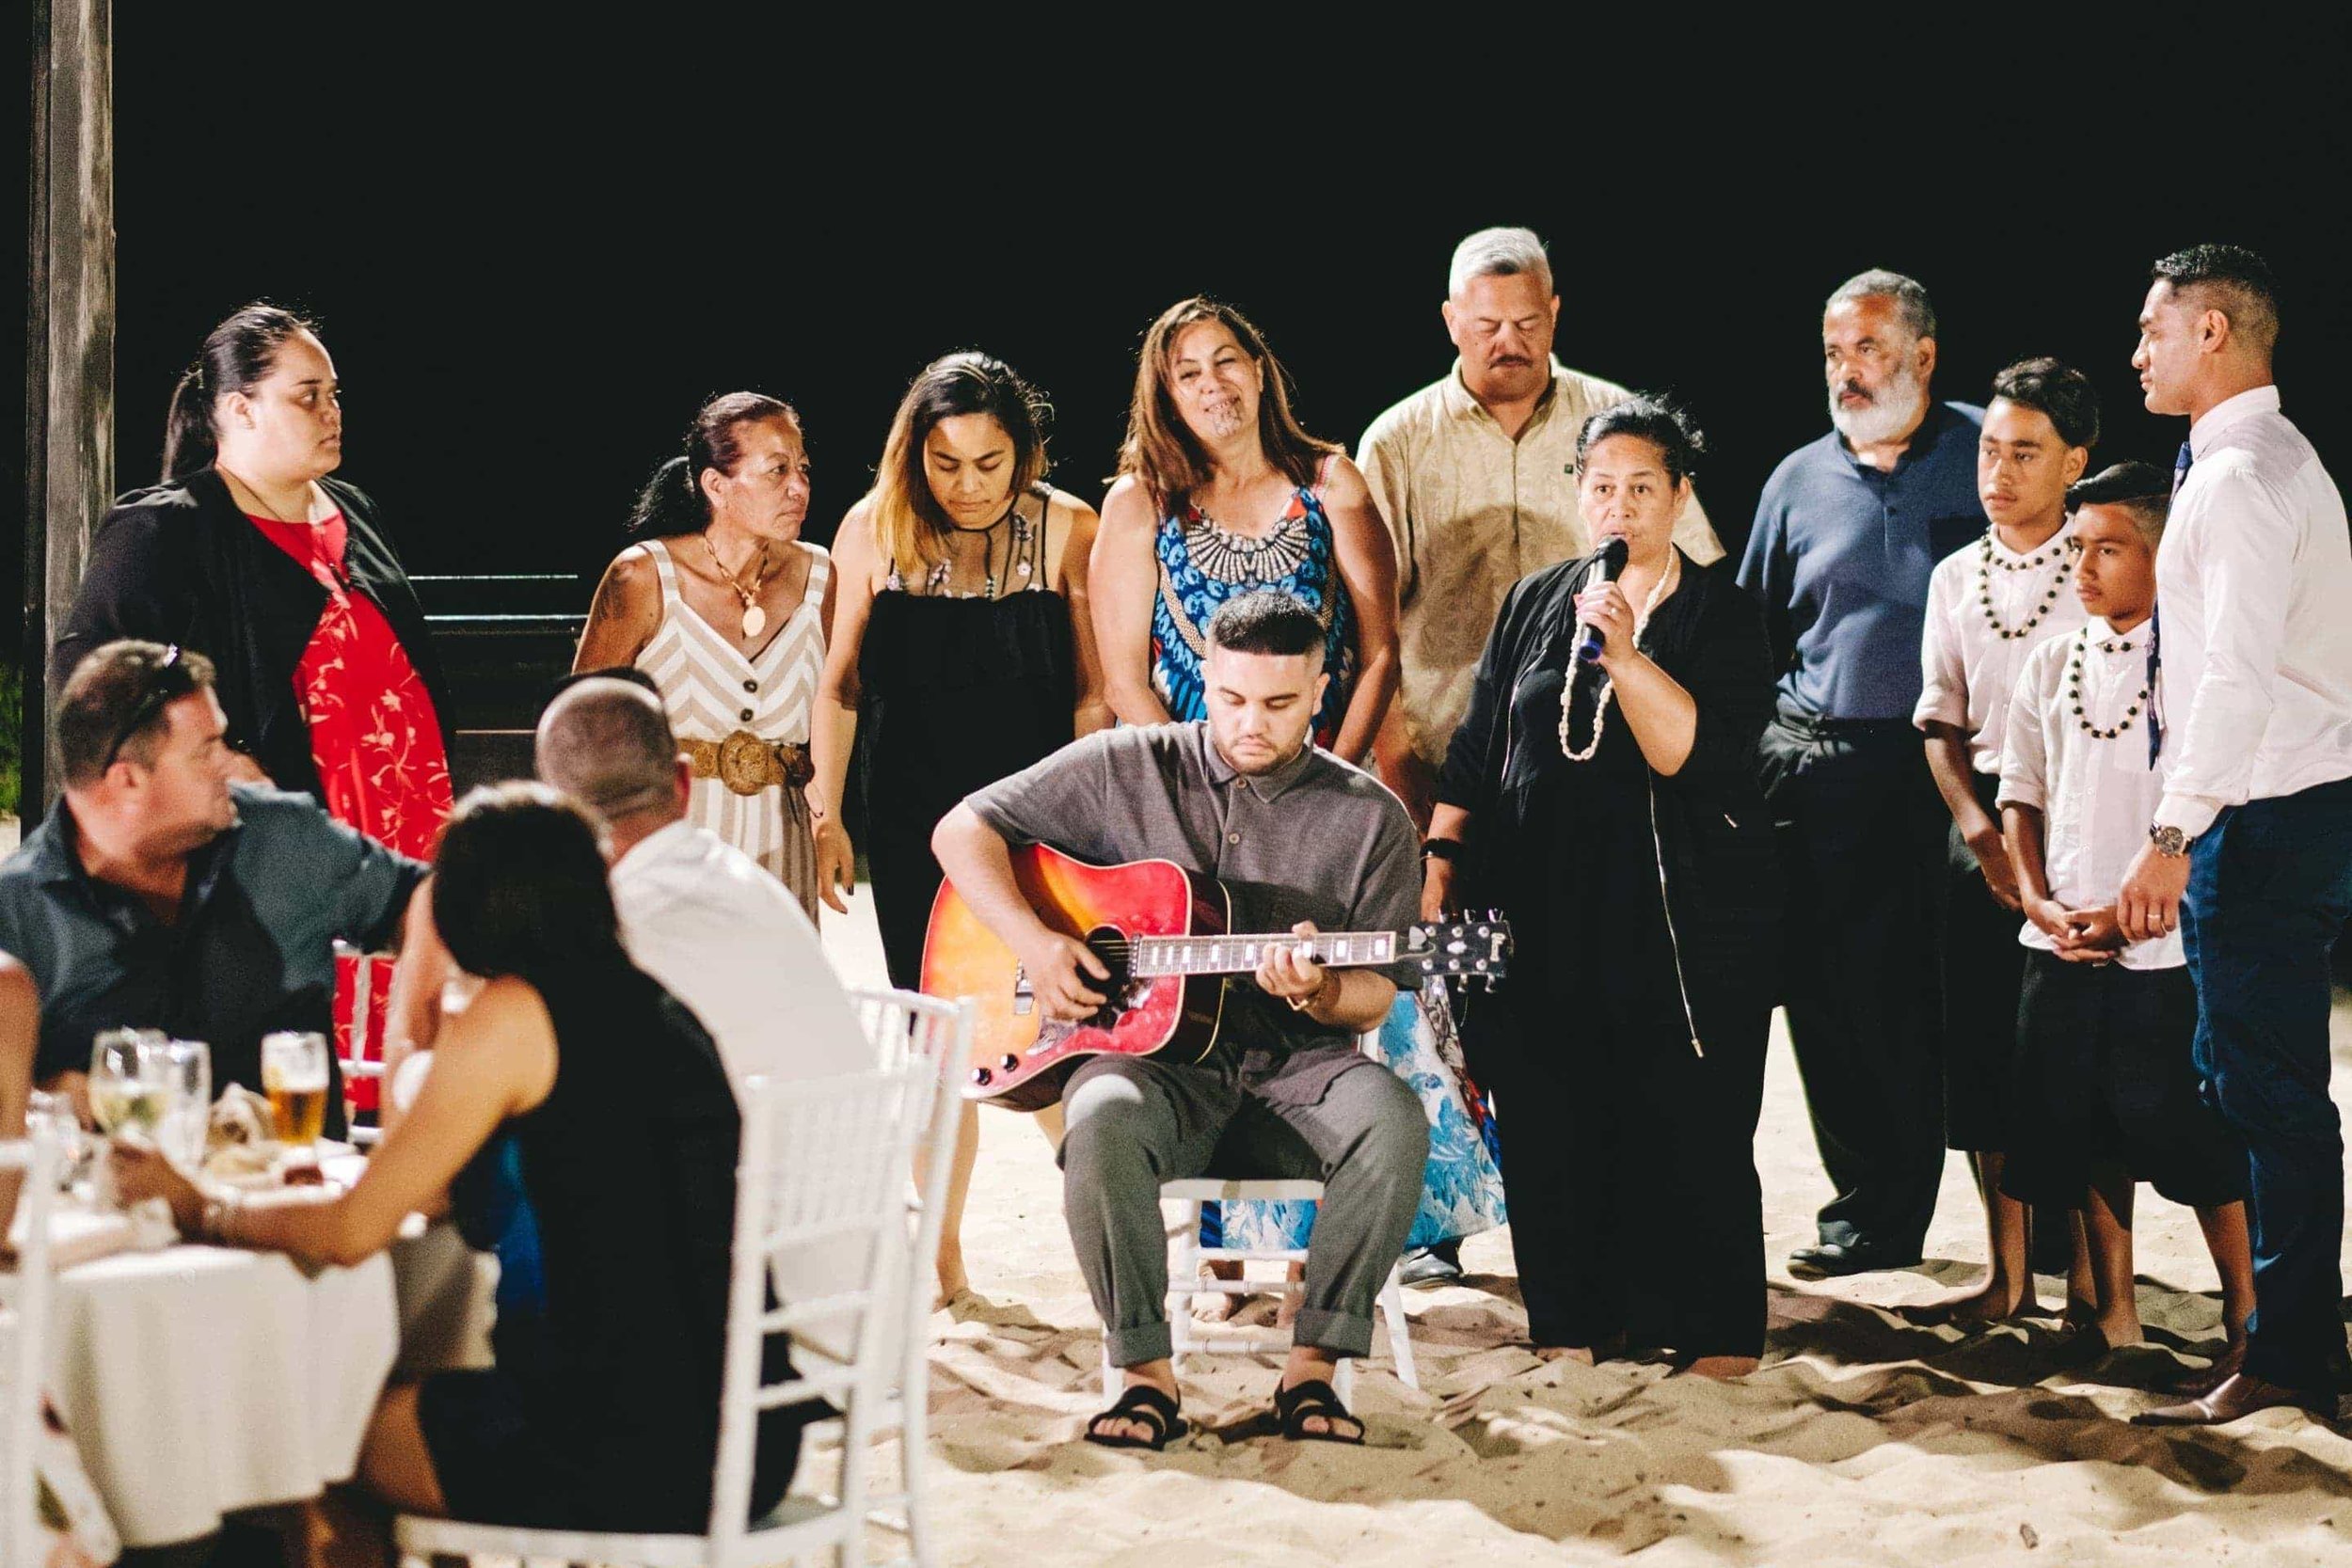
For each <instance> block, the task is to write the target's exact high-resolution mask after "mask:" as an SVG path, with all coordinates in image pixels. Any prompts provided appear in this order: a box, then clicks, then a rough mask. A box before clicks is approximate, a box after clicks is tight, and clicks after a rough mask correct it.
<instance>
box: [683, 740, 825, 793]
mask: <svg viewBox="0 0 2352 1568" xmlns="http://www.w3.org/2000/svg"><path fill="white" fill-rule="evenodd" d="M678 748H679V750H681V751H683V752H685V753H686V762H687V767H688V768H689V769H690V770H691V772H692V773H693V775H694V777H696V778H698V779H716V780H718V781H719V782H720V783H721V784H724V785H726V786H727V787H728V788H729V789H731V790H733V791H735V793H736V794H738V795H756V794H758V793H759V792H760V791H761V790H763V789H767V788H770V787H771V786H773V785H776V784H791V785H793V786H794V787H795V788H798V787H799V786H800V785H802V784H806V783H808V781H809V780H811V779H813V778H815V777H816V776H817V769H816V767H815V766H814V765H813V764H812V763H811V762H810V761H809V759H808V748H807V747H805V746H795V745H793V744H791V743H790V742H788V741H783V740H762V739H760V738H759V736H755V735H754V734H753V733H752V732H751V731H749V730H738V731H736V732H735V733H734V734H733V735H731V736H727V737H726V738H725V739H724V740H681V741H679V742H678Z"/></svg>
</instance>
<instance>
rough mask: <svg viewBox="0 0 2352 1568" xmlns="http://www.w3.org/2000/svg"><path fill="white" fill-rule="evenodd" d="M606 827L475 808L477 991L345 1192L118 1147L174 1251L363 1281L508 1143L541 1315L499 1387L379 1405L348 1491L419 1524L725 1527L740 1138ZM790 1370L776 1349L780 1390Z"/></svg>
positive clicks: (537, 802) (779, 1447) (762, 1480)
mask: <svg viewBox="0 0 2352 1568" xmlns="http://www.w3.org/2000/svg"><path fill="white" fill-rule="evenodd" d="M596 832H597V831H596V827H595V825H594V824H592V823H591V822H590V821H589V819H588V818H587V816H585V814H584V813H583V812H582V811H581V810H580V807H578V806H577V805H575V804H573V803H572V802H571V801H570V800H568V799H566V798H565V797H564V796H562V795H559V794H557V793H556V792H555V791H553V790H550V789H548V788H547V787H546V786H544V785H541V784H499V785H495V786H489V787H485V788H482V789H477V790H475V791H474V792H473V793H471V794H470V795H469V796H467V797H466V799H465V800H463V801H461V802H459V804H458V807H457V811H456V814H455V815H454V816H453V817H452V818H451V819H450V824H449V830H448V832H447V833H446V834H445V835H444V836H443V838H442V841H441V849H440V855H439V858H438V860H437V863H436V865H435V872H434V879H433V883H432V893H433V918H434V923H435V925H436V926H437V927H438V928H439V931H440V935H441V939H442V941H443V942H445V943H446V944H447V946H448V948H449V951H450V954H451V957H452V958H453V959H454V961H455V962H456V963H457V964H458V965H459V966H460V967H461V968H463V969H464V970H465V971H466V972H467V973H468V974H477V975H482V976H484V977H485V982H486V983H485V985H484V987H483V989H482V990H481V992H480V994H479V995H478V996H476V998H475V999H474V1001H473V1002H472V1003H471V1004H470V1005H469V1006H467V1007H466V1008H465V1009H464V1010H463V1011H462V1012H460V1013H458V1014H456V1015H455V1016H453V1018H451V1020H450V1021H449V1022H448V1023H447V1024H446V1025H444V1027H443V1028H442V1030H441V1033H440V1036H439V1038H438V1040H437V1050H436V1052H435V1059H434V1068H433V1071H432V1073H431V1074H430V1075H429V1076H428V1077H427V1078H426V1079H425V1081H424V1086H423V1088H422V1090H421V1092H420V1094H419V1096H418V1098H417V1102H416V1104H415V1105H414V1106H413V1107H412V1108H411V1109H410V1110H409V1112H408V1114H407V1115H406V1116H405V1117H402V1118H401V1119H400V1121H399V1123H398V1124H397V1125H396V1126H395V1127H393V1129H392V1130H391V1131H390V1132H389V1133H387V1134H386V1136H385V1139H384V1141H383V1143H382V1144H381V1145H380V1146H378V1148H376V1150H375V1153H374V1155H373V1158H371V1159H370V1160H369V1161H368V1164H367V1169H366V1173H365V1174H364V1175H362V1176H361V1177H360V1179H359V1180H358V1185H356V1186H354V1187H353V1188H352V1189H351V1191H349V1192H348V1193H345V1194H343V1195H342V1196H339V1197H336V1198H334V1199H332V1200H331V1201H328V1202H323V1203H314V1204H313V1203H302V1204H274V1205H264V1204H249V1205H247V1204H240V1203H238V1202H237V1201H236V1200H235V1199H234V1197H233V1196H232V1197H228V1198H208V1197H207V1196H205V1195H203V1194H201V1193H199V1191H198V1190H197V1188H196V1187H195V1186H193V1185H192V1184H191V1183H190V1182H189V1181H188V1180H187V1179H186V1178H184V1177H183V1176H181V1175H180V1174H179V1173H178V1172H176V1171H174V1170H173V1169H172V1168H171V1167H170V1165H169V1164H167V1163H166V1162H165V1161H164V1160H163V1159H162V1158H160V1157H159V1156H157V1155H156V1154H154V1153H153V1152H152V1151H151V1150H147V1149H144V1148H133V1147H126V1146H122V1145H118V1146H117V1147H116V1150H115V1167H116V1177H117V1180H118V1182H119V1186H120V1188H121V1191H122V1194H123V1196H124V1198H125V1200H126V1201H132V1200H135V1199H137V1198H141V1197H145V1196H151V1195H160V1196H164V1197H165V1198H167V1200H168V1201H169V1203H170V1205H171V1212H172V1218H173V1219H174V1221H176V1222H177V1223H178V1225H179V1227H180V1229H181V1230H182V1232H183V1233H184V1234H187V1235H190V1236H201V1237H202V1238H204V1239H205V1240H208V1241H212V1242H215V1243H224V1244H228V1245H233V1246H248V1247H257V1248H262V1249H264V1250H270V1251H278V1252H285V1253H290V1254H292V1255H294V1257H296V1258H299V1259H310V1260H315V1261H318V1262H326V1263H341V1264H350V1263H355V1262H358V1260H360V1259H364V1258H367V1257H369V1256H370V1255H372V1254H373V1253H375V1252H377V1251H378V1250H380V1249H382V1248H383V1247H385V1246H386V1245H388V1244H389V1243H390V1242H391V1240H392V1238H393V1236H394V1235H395V1234H396V1233H397V1232H398V1230H399V1228H400V1225H401V1222H402V1220H403V1219H405V1217H406V1216H407V1214H408V1213H409V1212H411V1211H412V1210H415V1209H418V1208H420V1207H422V1206H424V1205H426V1204H427V1203H429V1202H430V1201H431V1200H432V1199H434V1198H435V1197H436V1196H437V1195H438V1194H440V1193H441V1192H442V1191H443V1190H444V1189H446V1188H447V1187H448V1186H449V1185H450V1183H451V1181H452V1180H453V1179H454V1178H455V1177H456V1176H457V1175H458V1173H459V1172H460V1171H461V1170H462V1169H464V1168H465V1167H466V1165H467V1164H468V1163H469V1162H470V1161H471V1160H472V1159H473V1157H474V1155H475V1154H476V1152H477V1151H478V1150H480V1149H481V1148H483V1147H484V1145H485V1144H486V1143H488V1142H489V1141H490V1139H491V1138H492V1136H493V1135H494V1134H496V1133H497V1132H500V1130H501V1128H504V1129H507V1130H510V1131H511V1132H513V1133H514V1135H515V1137H516V1140H517V1141H518V1142H519V1144H520V1145H521V1148H522V1155H523V1159H522V1171H523V1175H522V1185H523V1189H524V1193H525V1196H527V1198H528V1200H529V1202H530V1205H531V1208H532V1212H533V1214H534V1215H535V1217H536V1223H537V1227H538V1235H539V1244H540V1250H541V1255H542V1258H543V1259H544V1264H545V1270H546V1280H547V1299H546V1303H545V1307H544V1310H543V1311H542V1312H541V1313H540V1314H539V1315H537V1316H536V1317H535V1318H533V1319H532V1320H531V1321H530V1322H528V1323H515V1324H510V1323H507V1322H505V1321H501V1323H499V1325H498V1328H497V1329H496V1330H495V1331H494V1332H493V1335H492V1344H493V1347H494V1348H495V1349H496V1351H497V1353H498V1363H499V1364H498V1365H497V1366H496V1367H495V1368H493V1369H492V1370H487V1371H448V1372H437V1373H435V1374H433V1375H432V1376H430V1377H428V1378H426V1379H425V1380H424V1381H423V1382H422V1383H421V1384H400V1383H396V1384H393V1385H392V1386H389V1387H387V1388H386V1389H385V1391H384V1397H383V1400H382V1402H380V1403H379V1404H378V1405H377V1406H376V1410H375V1415H374V1417H373V1421H372V1423H371V1425H370V1427H369V1430H368V1435H367V1439H366V1441H365V1444H364V1445H363V1447H362V1449H361V1450H360V1456H359V1473H358V1483H359V1485H360V1486H361V1487H363V1488H365V1489H366V1491H368V1492H370V1493H373V1495H374V1497H377V1498H379V1499H381V1500H382V1501H383V1502H385V1503H389V1505H391V1507H392V1508H394V1509H397V1510H399V1511H401V1512H403V1513H422V1514H446V1515H453V1516H455V1517H458V1518H463V1519H473V1520H480V1521H484V1522H489V1523H499V1524H517V1525H532V1526H541V1527H548V1528H578V1529H604V1530H630V1531H683V1532H696V1531H700V1530H702V1529H703V1528H706V1527H707V1524H708V1522H709V1513H710V1481H711V1466H712V1464H713V1460H714V1456H715V1454H716V1451H717V1448H718V1439H719V1386H720V1372H721V1367H722V1364H723V1355H724V1344H725V1336H726V1318H727V1279H728V1266H729V1254H730V1249H731V1246H732V1243H733V1232H734V1225H735V1164H736V1155H737V1146H738V1143H739V1139H740V1128H741V1123H740V1120H739V1117H738V1115H737V1112H736V1105H735V1096H734V1093H733V1091H732V1090H731V1089H730V1088H729V1087H728V1085H727V1077H726V1073H725V1071H724V1069H722V1068H721V1066H720V1064H719V1056H718V1053H717V1050H716V1048H715V1047H714V1046H713V1045H712V1044H711V1041H710V1037H709V1036H708V1035H707V1034H706V1033H705V1032H704V1031H703V1028H702V1026H701V1025H700V1024H698V1023H697V1022H695V1021H694V1018H693V1015H692V1014H691V1013H689V1012H688V1011H687V1010H686V1008H685V1007H683V1006H680V1005H679V1004H678V1003H677V1002H676V1001H675V1000H674V999H673V998H672V997H671V996H670V994H669V993H668V992H667V991H665V990H662V989H661V987H660V985H659V984H658V983H656V982H655V981H654V980H653V978H652V977H651V976H649V975H647V974H644V972H643V971H642V970H639V969H637V968H636V967H635V966H633V965H632V964H631V963H630V962H629V961H628V957H627V956H626V955H625V954H624V953H623V951H622V948H621V942H620V937H619V935H618V932H617V928H616V924H615V921H614V917H613V912H612V895H611V893H610V892H609V891H608V888H607V885H606V881H605V865H604V858H603V856H602V855H601V854H599V853H598V852H597V847H596ZM784 1350H785V1345H784V1341H783V1339H782V1338H780V1337H778V1338H771V1339H770V1340H769V1341H768V1350H767V1359H768V1364H769V1370H770V1372H771V1375H773V1374H776V1373H780V1372H781V1370H782V1359H781V1358H782V1356H783V1354H784ZM804 1420H805V1417H804V1416H803V1414H802V1413H801V1412H799V1411H797V1410H793V1409H785V1410H776V1411H770V1412H768V1413H766V1414H764V1415H762V1416H761V1417H760V1418H759V1430H758V1461H757V1465H756V1467H755V1472H754V1476H753V1481H752V1511H753V1513H754V1515H755V1516H756V1515H758V1514H760V1513H765V1512H766V1511H767V1510H768V1509H770V1508H772V1507H773V1506H774V1505H775V1503H776V1502H777V1500H778V1499H779V1498H781V1497H783V1495H784V1491H785V1487H786V1486H787V1483H788V1482H789V1481H790V1480H791V1477H792V1466H793V1463H794V1461H795V1459H796V1458H797V1456H798V1451H799V1448H800V1427H801V1425H802V1424H803V1421H804ZM385 1551H386V1560H387V1561H389V1560H391V1558H390V1546H389V1540H387V1541H386V1542H385Z"/></svg>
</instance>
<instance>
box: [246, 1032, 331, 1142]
mask: <svg viewBox="0 0 2352 1568" xmlns="http://www.w3.org/2000/svg"><path fill="white" fill-rule="evenodd" d="M326 1085H327V1074H326V1036H325V1035H321V1034H316V1033H310V1032H306V1031H298V1030H292V1029H288V1030H281V1031H279V1032H278V1033H277V1034H274V1035H263V1036H262V1093H263V1094H266V1095H268V1096H269V1114H270V1119H271V1121H272V1122H273V1123H275V1124H276V1125H275V1128H274V1131H275V1132H277V1135H278V1142H279V1143H281V1144H284V1145H286V1146H287V1147H288V1148H314V1147H315V1146H316V1145H317V1143H318V1141H319V1135H320V1134H321V1133H323V1132H326Z"/></svg>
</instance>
